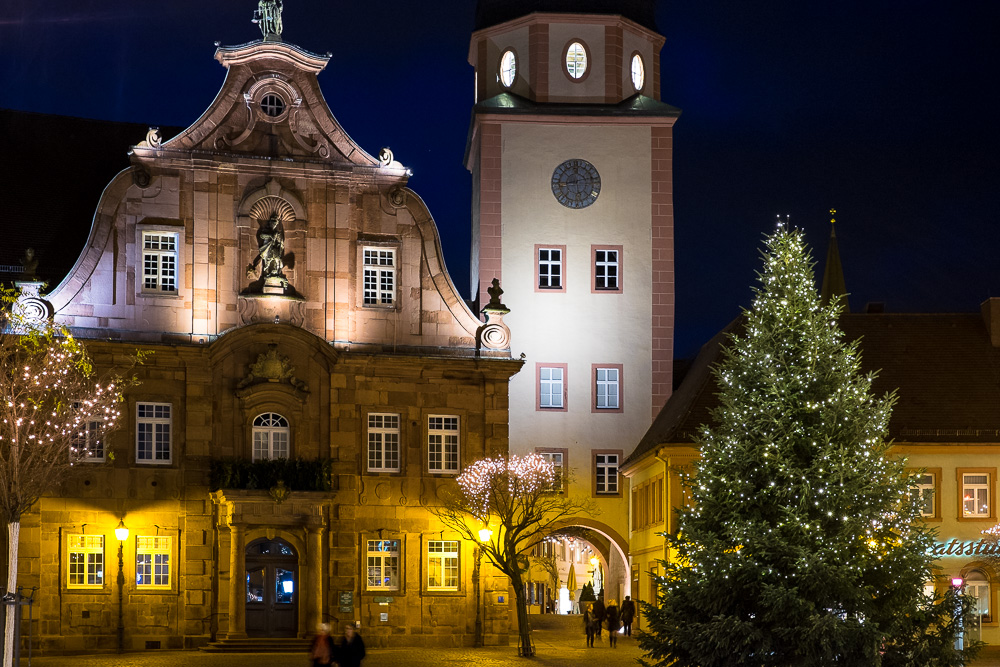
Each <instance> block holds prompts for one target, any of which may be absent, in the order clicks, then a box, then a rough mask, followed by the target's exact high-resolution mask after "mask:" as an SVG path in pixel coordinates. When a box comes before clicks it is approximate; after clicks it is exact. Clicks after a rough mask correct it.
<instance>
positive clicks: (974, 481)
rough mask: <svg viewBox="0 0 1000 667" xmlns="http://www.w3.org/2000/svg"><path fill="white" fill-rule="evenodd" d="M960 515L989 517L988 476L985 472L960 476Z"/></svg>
mask: <svg viewBox="0 0 1000 667" xmlns="http://www.w3.org/2000/svg"><path fill="white" fill-rule="evenodd" d="M962 514H963V515H964V516H967V517H988V516H990V475H989V473H985V472H973V473H963V474H962Z"/></svg>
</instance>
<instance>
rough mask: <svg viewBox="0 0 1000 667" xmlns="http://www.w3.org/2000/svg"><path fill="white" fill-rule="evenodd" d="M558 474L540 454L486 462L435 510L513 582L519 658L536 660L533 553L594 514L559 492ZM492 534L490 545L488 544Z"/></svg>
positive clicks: (468, 470)
mask: <svg viewBox="0 0 1000 667" xmlns="http://www.w3.org/2000/svg"><path fill="white" fill-rule="evenodd" d="M555 484H556V477H555V470H554V467H553V465H552V464H551V463H549V462H548V461H546V460H545V458H543V457H541V456H538V455H537V454H528V455H527V456H514V455H512V456H509V457H507V458H500V457H497V458H486V459H480V460H478V461H476V462H475V463H473V464H472V465H470V466H469V467H468V468H466V469H465V472H463V473H462V474H461V475H459V477H458V491H457V493H454V494H452V495H451V496H450V497H449V498H448V499H447V500H446V501H445V503H444V505H443V506H442V507H440V508H437V509H435V510H434V513H435V514H436V515H437V517H438V518H439V519H441V521H442V522H443V523H444V524H445V525H446V526H448V527H449V528H451V529H452V530H455V531H456V532H458V533H459V534H461V535H462V536H463V537H465V539H467V540H470V541H473V542H476V543H479V545H480V548H481V549H482V553H484V554H486V557H487V558H488V559H489V561H490V562H491V563H492V564H493V565H494V567H496V568H497V569H498V570H500V571H501V572H503V573H504V574H505V575H507V576H508V577H509V578H510V583H511V586H513V588H514V600H515V604H516V606H517V624H518V633H519V642H518V654H519V655H522V656H525V657H528V656H531V655H534V646H533V645H532V643H531V634H530V630H529V627H528V603H527V599H526V597H525V594H524V580H523V576H522V575H523V574H524V572H525V571H526V570H527V565H528V558H527V552H528V551H529V550H530V549H531V548H532V547H534V546H535V545H536V544H538V543H539V542H541V541H542V540H543V539H545V537H546V536H547V535H548V534H549V533H551V532H553V529H554V528H555V526H556V525H557V524H559V523H560V522H562V521H563V520H565V519H568V518H569V517H572V516H575V515H578V514H581V513H587V514H590V515H592V514H593V513H594V511H595V510H594V508H593V503H591V502H590V501H589V500H585V499H575V498H571V497H569V496H567V495H566V494H565V493H564V492H556V491H554V490H553V486H554V485H555ZM483 529H487V530H488V531H490V532H489V539H488V540H483V539H482V538H483V537H486V533H483V534H482V535H480V531H482V530H483Z"/></svg>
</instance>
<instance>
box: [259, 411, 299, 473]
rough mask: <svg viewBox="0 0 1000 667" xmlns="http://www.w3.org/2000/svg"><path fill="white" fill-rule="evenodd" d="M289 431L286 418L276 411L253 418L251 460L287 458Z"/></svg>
mask: <svg viewBox="0 0 1000 667" xmlns="http://www.w3.org/2000/svg"><path fill="white" fill-rule="evenodd" d="M290 441H291V431H290V429H289V428H288V420H287V419H285V418H284V417H282V416H281V415H279V414H277V413H276V412H265V413H264V414H262V415H257V417H255V418H254V420H253V460H254V461H263V460H264V459H287V458H288V454H289V442H290Z"/></svg>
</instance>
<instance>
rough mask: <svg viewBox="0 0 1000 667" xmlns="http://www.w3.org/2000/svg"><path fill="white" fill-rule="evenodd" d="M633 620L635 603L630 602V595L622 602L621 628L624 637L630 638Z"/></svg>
mask: <svg viewBox="0 0 1000 667" xmlns="http://www.w3.org/2000/svg"><path fill="white" fill-rule="evenodd" d="M634 620H635V602H633V601H632V596H631V595H626V596H625V601H624V602H622V627H623V628H625V636H626V637H631V636H632V621H634Z"/></svg>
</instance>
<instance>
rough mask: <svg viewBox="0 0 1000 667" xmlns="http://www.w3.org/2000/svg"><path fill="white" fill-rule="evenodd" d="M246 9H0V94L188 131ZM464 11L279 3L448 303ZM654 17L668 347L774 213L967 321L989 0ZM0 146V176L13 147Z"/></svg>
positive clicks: (456, 235) (996, 230)
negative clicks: (403, 204)
mask: <svg viewBox="0 0 1000 667" xmlns="http://www.w3.org/2000/svg"><path fill="white" fill-rule="evenodd" d="M255 7H256V1H255V0H225V1H224V2H222V1H219V0H216V1H214V2H211V1H210V2H204V1H202V2H193V1H190V0H170V2H158V3H150V2H134V1H132V0H129V1H127V2H126V1H123V0H4V1H3V2H2V3H0V107H3V108H10V109H18V110H24V111H36V112H43V113H54V114H64V115H70V116H82V117H87V118H98V119H105V120H117V121H131V122H140V123H145V124H149V125H162V126H187V125H190V124H191V123H193V122H194V121H195V120H196V119H197V118H198V117H199V116H200V115H201V113H202V112H203V111H204V110H205V109H206V108H207V107H208V105H209V104H210V103H211V101H212V100H213V98H214V97H215V94H216V93H217V92H218V90H219V88H220V86H221V84H222V80H223V78H224V75H225V70H224V69H223V68H222V66H220V65H219V64H218V63H217V62H215V61H214V60H213V58H212V56H213V53H214V51H215V46H214V42H216V41H219V42H221V43H223V44H228V45H234V44H242V43H245V42H249V41H251V40H255V39H259V38H260V32H259V31H258V29H257V27H256V26H255V25H253V24H251V23H250V18H251V14H252V12H253V9H254V8H255ZM474 10H475V2H474V1H473V0H469V1H467V2H466V1H461V2H460V1H459V0H444V1H441V2H423V3H418V2H413V1H412V0H408V1H406V2H403V1H398V0H369V1H368V2H356V1H355V2H345V1H335V0H285V12H284V26H285V28H284V35H283V37H284V39H285V41H288V42H292V43H294V44H298V45H299V46H301V47H303V48H305V49H307V50H310V51H313V52H316V53H326V52H330V53H331V54H332V59H331V61H330V64H329V66H328V67H327V69H326V70H325V71H324V72H323V73H321V74H320V78H319V80H320V82H321V84H322V86H323V90H324V94H325V95H326V99H327V102H328V103H329V105H330V107H331V109H332V110H333V113H334V115H335V116H336V117H337V119H338V120H339V121H340V123H341V124H342V125H343V127H344V128H345V129H346V131H347V132H348V133H349V134H350V135H351V136H352V137H353V138H354V139H355V140H356V141H357V142H358V143H359V144H360V145H361V146H362V147H363V148H364V149H365V150H367V151H368V152H369V153H372V154H376V153H377V152H378V150H379V149H380V148H381V147H382V146H389V147H391V148H392V149H393V152H394V153H395V156H396V159H397V160H399V161H401V162H402V163H403V164H405V165H406V166H408V167H410V168H411V169H412V170H413V172H414V176H413V178H412V179H411V181H410V185H411V187H413V189H414V190H416V191H417V192H418V193H419V194H420V195H421V196H422V197H423V198H424V199H425V201H426V202H427V204H428V206H429V208H430V210H431V213H432V214H433V215H434V217H435V219H436V221H437V224H438V227H439V228H440V230H441V235H442V243H443V245H444V249H445V255H446V260H447V263H448V268H449V271H450V272H451V274H452V277H453V278H454V279H455V282H456V284H457V285H458V286H459V289H461V290H462V291H463V292H464V293H465V294H466V296H467V295H468V289H469V288H468V277H467V276H468V261H469V260H468V255H469V237H470V232H469V219H470V218H469V210H470V185H471V182H470V177H469V174H468V172H466V170H465V168H464V167H463V165H462V156H463V153H464V150H465V139H466V133H467V130H468V126H469V118H470V107H471V105H472V101H473V100H472V93H473V72H472V68H471V67H470V66H469V65H468V63H467V57H468V47H469V34H470V30H471V27H472V23H473V14H474ZM657 16H658V22H659V28H660V32H661V33H663V34H664V35H665V36H666V38H667V43H666V46H665V48H664V50H663V52H662V68H661V69H662V76H663V82H662V95H663V100H664V101H665V102H668V103H670V104H673V105H674V106H677V107H680V108H681V109H682V110H683V114H682V116H681V118H680V120H679V121H678V123H677V125H676V126H675V143H674V146H675V148H674V174H675V180H674V192H675V204H676V220H675V224H676V229H675V235H676V248H675V252H676V267H677V350H676V351H677V355H678V356H686V355H691V354H693V353H694V352H695V351H696V350H697V348H698V346H699V345H700V344H701V343H703V342H704V341H705V340H707V339H708V338H709V337H710V336H711V335H712V334H714V333H715V332H716V331H717V330H718V329H720V328H721V327H723V326H724V325H725V324H726V323H727V322H728V321H729V320H730V319H732V318H733V317H734V316H735V315H736V314H737V313H738V312H739V308H740V306H747V305H749V299H750V290H749V286H750V285H751V284H752V283H753V281H754V279H755V271H756V270H757V269H758V267H759V266H760V261H759V259H758V250H757V249H758V248H759V246H760V240H761V238H762V235H763V234H764V233H766V232H768V231H770V230H771V229H772V228H773V226H774V221H775V217H776V216H777V215H779V214H780V215H782V216H784V215H788V216H790V220H791V222H792V224H793V225H797V226H800V227H802V228H804V229H805V231H806V234H807V239H808V240H809V242H810V243H811V244H812V245H813V246H814V248H815V253H814V254H815V256H816V258H817V259H818V260H819V262H820V266H819V267H818V271H820V272H821V271H822V261H823V259H824V257H825V253H826V247H827V238H828V236H829V222H828V221H829V218H830V216H829V214H828V213H827V211H828V210H829V209H830V208H836V209H837V211H838V212H837V215H836V217H837V221H838V222H837V235H838V239H839V242H840V252H841V257H842V259H843V265H844V272H845V274H846V280H847V287H848V290H849V291H850V292H851V298H850V302H851V307H852V308H853V309H854V310H855V311H857V310H861V309H862V308H864V306H865V304H866V303H868V302H872V301H878V302H885V303H886V310H887V311H889V312H906V311H918V312H919V311H923V312H941V311H951V312H957V311H972V310H977V309H978V307H979V304H980V302H981V301H983V300H984V299H986V298H987V297H989V296H991V295H992V296H1000V214H998V211H1000V206H998V204H1000V201H998V199H1000V130H998V127H1000V124H998V122H997V120H996V118H995V116H996V115H997V113H998V109H1000V93H998V83H997V81H998V80H1000V39H998V37H997V31H998V29H1000V3H998V2H996V0H982V1H969V2H962V1H961V0H959V1H957V2H952V3H941V2H933V3H932V2H927V1H923V0H910V1H909V2H903V1H902V0H896V1H894V2H892V1H888V0H867V1H865V2H860V1H851V0H847V1H842V2H837V3H832V2H816V1H812V2H808V1H807V2H803V1H802V0H795V1H792V0H770V1H768V2H758V3H743V2H722V1H720V0H684V1H680V0H663V1H661V2H660V3H659V8H658V14H657ZM141 139H142V137H136V141H139V140H141ZM127 148H128V147H127V146H122V147H121V150H122V151H123V153H124V152H125V151H126V150H127ZM4 157H5V163H6V168H10V167H11V162H10V161H11V159H14V160H16V156H9V155H6V156H4ZM567 157H572V156H567ZM81 168H86V166H85V165H81ZM0 182H2V181H0ZM0 188H2V186H0ZM98 195H99V193H95V201H94V203H95V205H96V201H97V197H98ZM91 215H92V211H87V212H86V213H85V217H86V219H87V220H89V219H90V216H91ZM508 305H509V306H510V307H512V308H517V304H516V303H515V302H512V301H510V300H508ZM515 336H516V332H515Z"/></svg>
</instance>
